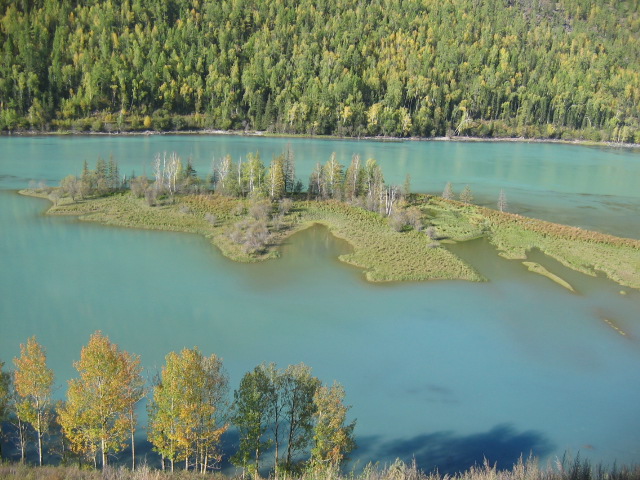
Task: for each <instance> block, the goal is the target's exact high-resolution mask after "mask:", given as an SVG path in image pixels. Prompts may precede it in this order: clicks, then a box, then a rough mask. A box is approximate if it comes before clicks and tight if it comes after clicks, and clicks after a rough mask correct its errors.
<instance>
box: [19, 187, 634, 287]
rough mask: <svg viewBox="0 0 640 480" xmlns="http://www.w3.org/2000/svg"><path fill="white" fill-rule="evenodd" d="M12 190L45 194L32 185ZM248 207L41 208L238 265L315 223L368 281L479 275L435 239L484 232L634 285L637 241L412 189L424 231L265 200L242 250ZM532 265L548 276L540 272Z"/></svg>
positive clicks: (62, 203) (62, 204)
mask: <svg viewBox="0 0 640 480" xmlns="http://www.w3.org/2000/svg"><path fill="white" fill-rule="evenodd" d="M21 193H22V194H25V195H33V196H39V197H45V198H46V197H48V196H49V194H47V193H44V192H38V191H37V190H23V191H21ZM255 205H260V203H256V202H255V201H251V200H248V199H239V198H231V197H226V196H223V195H217V194H199V195H183V196H176V197H174V199H173V201H172V202H170V203H167V204H164V205H159V206H150V205H148V203H147V202H146V201H145V200H144V199H142V198H136V197H135V196H134V195H133V194H132V193H130V192H125V193H118V194H113V195H109V196H106V197H99V198H88V199H84V200H78V201H73V200H71V199H70V198H60V199H59V200H58V202H57V204H55V205H53V206H52V207H51V208H50V209H49V210H48V212H47V213H48V214H50V215H78V216H79V217H80V219H81V220H85V221H93V222H99V223H102V224H104V225H114V226H121V227H131V228H144V229H152V230H168V231H176V232H190V233H197V234H200V235H204V236H205V237H207V238H208V239H210V241H211V242H212V243H213V244H214V245H215V246H216V247H218V248H219V249H220V250H221V252H222V253H223V254H224V255H225V256H227V257H229V258H231V259H233V260H235V261H240V262H256V261H262V260H266V259H270V258H275V257H277V256H278V255H279V253H278V247H279V246H280V245H282V243H283V241H284V240H285V239H286V238H287V237H289V236H290V235H292V234H294V233H296V232H298V231H300V230H302V229H304V228H306V227H308V226H309V225H312V224H314V223H320V224H323V225H326V226H327V227H328V228H329V230H330V231H331V232H332V233H333V234H334V235H335V236H337V237H339V238H342V239H344V240H346V241H347V242H349V243H350V244H351V245H352V246H353V249H354V250H353V252H352V253H350V254H347V255H342V256H341V257H340V259H341V260H342V261H344V262H347V263H350V264H352V265H356V266H358V267H361V268H363V269H364V270H365V276H366V279H367V280H369V281H372V282H386V281H406V280H413V281H416V280H434V279H461V280H471V281H481V280H483V278H482V276H481V275H480V274H479V273H478V272H476V271H475V270H474V269H473V268H471V267H470V266H468V265H466V264H465V263H464V262H463V261H462V260H460V259H459V258H458V257H456V256H455V255H454V254H453V253H451V252H449V251H448V250H446V248H443V247H442V246H440V245H439V242H438V240H440V241H443V240H453V241H465V240H469V239H473V238H477V237H480V236H483V235H484V236H487V237H488V238H489V239H490V240H491V242H492V243H493V244H494V245H495V246H496V247H497V249H498V250H499V251H500V252H501V254H502V255H503V256H505V257H506V258H510V259H522V260H526V253H527V251H528V250H530V249H533V248H538V249H540V250H541V251H542V252H544V253H545V254H547V255H549V256H550V257H553V258H555V259H557V260H558V261H560V262H561V263H563V264H564V265H566V266H568V267H570V268H573V269H575V270H578V271H580V272H583V273H586V274H590V275H595V273H596V271H601V272H604V273H605V274H606V275H607V276H608V277H609V278H610V279H612V280H614V281H616V282H617V283H619V284H621V285H625V286H628V287H633V288H640V241H637V240H631V239H623V238H618V237H613V236H610V235H604V234H600V233H597V232H591V231H586V230H582V229H579V228H575V227H568V226H564V225H558V224H553V223H550V222H545V221H542V220H536V219H531V218H526V217H522V216H520V215H514V214H510V213H506V212H499V211H495V210H491V209H488V208H483V207H478V206H475V205H470V204H464V203H461V202H456V201H451V200H444V199H442V198H440V197H433V196H428V195H413V196H411V202H410V204H408V205H410V206H408V207H407V206H406V207H405V208H411V207H414V208H418V210H419V211H420V213H421V218H420V221H421V223H422V224H423V225H431V227H428V228H427V230H426V232H427V233H426V234H425V232H424V231H421V230H418V229H404V231H396V230H395V229H393V228H392V227H391V226H390V224H389V221H388V219H386V218H385V217H383V216H382V215H380V214H378V213H375V212H370V211H367V210H365V209H363V208H360V207H358V206H354V205H350V204H347V203H345V202H340V201H336V200H324V201H317V200H313V201H312V200H306V199H304V198H303V197H302V196H301V197H300V198H299V199H296V200H294V201H292V202H291V205H290V206H289V207H288V210H287V211H286V213H285V214H284V215H282V214H280V215H278V213H277V209H278V208H279V207H277V206H275V205H271V204H269V205H268V206H267V209H269V210H270V211H269V212H267V214H266V215H267V216H270V220H269V222H268V224H267V226H268V229H269V232H270V233H269V239H268V242H267V243H266V244H265V245H264V246H263V247H261V248H247V244H246V243H245V242H239V241H237V238H236V239H235V240H234V238H235V237H238V235H239V233H238V232H239V231H240V230H242V229H243V228H244V229H245V235H247V234H248V233H247V231H248V230H250V229H251V228H252V226H251V224H250V222H251V221H252V220H253V219H254V217H252V211H253V210H255V209H256V207H255ZM253 214H254V216H255V215H256V214H255V212H253ZM258 215H259V214H258ZM243 223H244V226H243ZM429 228H431V230H429ZM431 237H434V238H433V239H432V238H431ZM532 271H535V272H536V273H542V272H544V273H543V274H545V276H549V277H550V278H552V277H555V275H553V274H552V273H550V272H548V271H546V270H544V269H540V268H537V269H532ZM556 278H557V277H556ZM552 279H553V278H552ZM558 280H561V279H558ZM558 280H554V281H558ZM559 283H561V282H559Z"/></svg>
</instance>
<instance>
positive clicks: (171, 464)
mask: <svg viewBox="0 0 640 480" xmlns="http://www.w3.org/2000/svg"><path fill="white" fill-rule="evenodd" d="M171 473H173V458H172V459H171Z"/></svg>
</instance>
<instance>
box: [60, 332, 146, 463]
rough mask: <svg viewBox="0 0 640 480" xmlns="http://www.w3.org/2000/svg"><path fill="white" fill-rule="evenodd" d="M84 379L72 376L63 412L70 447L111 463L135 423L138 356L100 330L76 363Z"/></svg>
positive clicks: (63, 425) (61, 409)
mask: <svg viewBox="0 0 640 480" xmlns="http://www.w3.org/2000/svg"><path fill="white" fill-rule="evenodd" d="M74 367H75V368H76V369H77V370H78V373H79V374H80V377H79V378H76V379H72V380H69V389H68V391H67V401H66V403H65V404H64V405H63V406H61V408H60V410H59V412H58V417H59V422H60V425H61V426H62V430H63V433H64V435H65V436H66V437H67V439H68V440H69V443H70V446H71V449H72V450H73V451H75V452H77V453H81V454H84V455H87V456H89V457H93V459H94V464H97V463H98V462H97V456H98V455H99V458H100V465H101V466H102V468H104V467H105V466H106V465H107V457H108V455H109V454H110V453H116V452H119V451H120V450H122V449H123V448H124V447H125V445H126V442H127V436H128V432H129V431H130V428H131V416H130V410H131V408H132V402H133V399H134V398H137V397H136V396H132V395H131V392H132V391H134V390H136V388H137V385H139V384H140V381H141V380H140V370H139V359H138V357H136V356H133V355H131V354H129V353H127V352H125V351H121V350H120V349H119V348H118V346H117V345H116V344H114V343H111V341H110V340H109V338H108V337H106V336H104V335H103V334H102V333H101V332H100V331H98V332H96V333H94V334H93V335H92V336H91V338H90V339H89V343H88V345H87V346H85V347H83V348H82V351H81V353H80V360H79V361H78V362H75V363H74Z"/></svg>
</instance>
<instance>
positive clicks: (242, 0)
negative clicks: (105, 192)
mask: <svg viewBox="0 0 640 480" xmlns="http://www.w3.org/2000/svg"><path fill="white" fill-rule="evenodd" d="M638 3H639V2H638V0H626V1H619V0H611V1H595V0H560V1H558V2H554V1H550V0H491V1H486V2H481V1H478V0H403V1H397V2H389V1H386V0H367V1H357V2H356V1H349V2H338V1H336V0H302V1H295V2H294V1H292V0H269V1H258V0H221V1H218V0H215V1H214V0H149V1H142V0H89V1H84V2H79V1H77V0H21V1H14V0H0V9H1V10H0V12H1V13H0V14H1V15H2V21H1V22H0V40H1V42H0V45H1V46H0V48H1V55H0V129H2V130H8V131H14V130H20V129H22V130H28V129H35V130H47V129H53V130H67V131H88V130H93V131H129V130H149V129H154V130H183V129H194V128H197V129H199V128H207V129H239V130H260V131H262V130H264V131H269V132H276V133H301V134H321V135H325V134H334V135H348V136H362V135H372V136H375V135H392V136H420V137H429V136H440V135H476V136H494V137H499V136H524V137H540V138H564V139H572V138H583V139H588V140H596V141H615V142H640V112H639V108H638V105H639V104H640V62H639V57H640V18H639V16H638Z"/></svg>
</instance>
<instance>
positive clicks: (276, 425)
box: [0, 331, 356, 477]
mask: <svg viewBox="0 0 640 480" xmlns="http://www.w3.org/2000/svg"><path fill="white" fill-rule="evenodd" d="M13 364H14V367H15V369H14V370H13V371H12V372H9V371H6V370H5V369H4V363H3V362H0V415H1V416H0V446H1V444H2V441H1V440H4V436H5V434H6V435H7V436H8V437H10V438H11V442H12V443H13V445H14V446H15V448H16V450H17V451H18V452H19V454H20V463H25V461H26V459H27V454H28V453H30V454H31V455H32V456H33V457H34V458H35V459H36V460H35V463H36V464H38V465H39V466H42V465H44V464H51V463H60V464H62V465H72V464H76V463H77V464H78V465H82V464H83V463H84V464H86V465H89V466H92V467H94V468H98V467H99V468H101V469H103V470H104V469H105V468H106V467H107V466H108V465H109V464H110V463H111V460H110V458H112V457H113V456H114V455H116V454H118V453H119V452H122V451H123V450H125V449H128V451H129V453H130V461H129V462H127V463H128V464H129V466H130V468H131V470H135V469H136V466H137V462H139V460H137V459H136V449H135V445H136V442H135V433H136V430H137V429H138V427H139V426H138V418H137V411H136V409H137V405H138V404H139V403H140V402H142V401H143V400H144V399H145V398H146V399H147V413H148V425H147V428H146V432H147V440H148V441H149V442H150V443H151V445H152V446H153V450H154V452H156V453H157V454H158V456H159V457H160V465H161V467H162V470H167V471H170V472H173V471H174V470H176V469H182V470H184V471H195V472H200V473H206V472H209V471H215V470H217V469H219V466H220V462H221V460H222V455H223V452H222V450H221V439H222V437H223V435H224V434H225V433H226V432H227V430H228V429H229V428H230V427H233V428H234V429H235V430H236V431H237V434H238V445H237V449H236V451H235V453H234V454H233V455H230V458H229V460H230V462H231V463H232V464H233V465H235V466H236V467H237V468H238V469H239V470H241V471H242V474H243V476H244V475H246V474H250V475H253V476H258V477H259V476H260V475H261V473H262V472H264V471H265V470H264V469H265V468H266V469H268V471H270V472H273V473H274V474H275V475H276V476H277V475H278V474H280V473H282V474H284V473H288V474H294V473H296V472H300V471H302V470H303V469H305V468H313V469H318V470H321V469H332V470H335V471H338V470H339V467H340V465H341V464H342V463H343V461H344V460H345V459H346V458H347V456H348V454H349V453H350V452H351V451H352V450H353V449H354V448H355V447H356V444H355V440H354V434H353V431H354V428H355V421H352V422H350V423H349V422H347V412H348V410H349V408H350V407H349V406H348V405H345V404H344V398H345V391H344V388H343V387H342V386H341V385H340V384H339V383H337V382H334V383H333V384H331V385H323V384H322V383H321V381H320V380H319V379H318V378H317V377H315V376H313V375H312V371H311V368H310V367H308V366H306V365H304V364H298V365H290V366H289V367H287V368H285V369H279V368H278V367H277V366H276V365H275V364H261V365H258V366H257V367H256V368H255V369H253V370H252V371H250V372H247V373H246V374H245V375H244V376H243V377H242V379H241V381H240V384H239V386H238V388H237V389H236V390H235V391H234V392H233V399H232V400H231V399H230V398H229V391H228V389H229V379H228V375H227V374H226V372H225V369H224V367H223V364H222V359H221V358H219V357H217V356H216V355H215V354H212V355H209V356H207V355H204V354H203V353H202V352H200V350H199V349H198V348H197V347H194V348H190V349H189V348H185V349H183V350H182V351H180V352H171V353H169V354H168V355H167V356H166V357H165V365H164V366H163V367H162V369H161V371H160V372H159V373H158V374H157V375H156V376H155V377H154V378H153V380H152V381H151V382H150V383H151V385H148V383H147V381H146V380H145V378H144V377H143V375H142V366H141V365H140V358H139V357H138V356H137V355H134V354H131V353H129V352H126V351H123V350H121V349H120V348H119V347H118V345H116V344H114V343H112V342H111V341H110V340H109V338H108V337H107V336H106V335H103V334H102V333H101V332H99V331H98V332H95V333H94V334H93V335H91V337H90V339H89V343H88V344H87V345H86V346H84V347H83V348H82V350H81V352H80V359H79V360H78V361H76V362H74V364H73V365H74V367H75V369H76V370H77V372H78V376H77V378H73V379H71V380H69V382H68V388H67V394H66V399H65V400H62V401H54V399H53V392H54V387H55V385H54V383H55V380H54V372H53V370H51V369H50V368H49V367H48V366H47V353H46V349H45V347H44V346H42V345H41V344H40V343H39V342H38V341H37V340H36V337H35V336H34V337H31V338H29V339H28V340H27V342H26V343H25V344H21V345H20V356H19V357H16V358H14V359H13ZM5 422H8V423H9V425H10V428H5V429H4V431H3V427H6V424H5ZM226 453H227V454H228V455H229V452H226ZM1 454H2V450H1V449H0V458H1ZM267 455H268V457H269V458H268V460H267Z"/></svg>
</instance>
